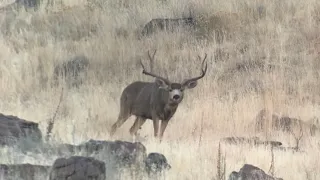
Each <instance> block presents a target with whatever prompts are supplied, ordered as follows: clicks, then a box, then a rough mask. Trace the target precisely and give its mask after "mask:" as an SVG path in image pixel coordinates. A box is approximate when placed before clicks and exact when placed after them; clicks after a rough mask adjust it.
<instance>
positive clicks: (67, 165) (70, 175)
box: [49, 156, 106, 180]
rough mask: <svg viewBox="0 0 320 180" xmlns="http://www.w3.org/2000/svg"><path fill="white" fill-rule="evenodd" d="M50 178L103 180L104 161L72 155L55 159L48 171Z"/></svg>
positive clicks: (104, 175) (56, 179) (104, 177)
mask: <svg viewBox="0 0 320 180" xmlns="http://www.w3.org/2000/svg"><path fill="white" fill-rule="evenodd" d="M49 179H50V180H105V179H106V167H105V164H104V162H102V161H99V160H96V159H94V158H91V157H81V156H72V157H70V158H59V159H57V160H56V161H55V162H54V164H53V166H52V170H51V172H50V178H49Z"/></svg>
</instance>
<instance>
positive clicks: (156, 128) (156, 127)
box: [153, 118, 159, 137]
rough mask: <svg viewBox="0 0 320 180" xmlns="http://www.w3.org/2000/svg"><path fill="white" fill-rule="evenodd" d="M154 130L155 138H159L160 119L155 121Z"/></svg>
mask: <svg viewBox="0 0 320 180" xmlns="http://www.w3.org/2000/svg"><path fill="white" fill-rule="evenodd" d="M153 130H154V137H158V132H159V119H158V118H156V119H154V120H153Z"/></svg>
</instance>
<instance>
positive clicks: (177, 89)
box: [110, 51, 207, 141]
mask: <svg viewBox="0 0 320 180" xmlns="http://www.w3.org/2000/svg"><path fill="white" fill-rule="evenodd" d="M155 54H156V51H155V52H154V53H153V56H152V57H151V55H150V53H149V51H148V56H149V59H150V62H151V64H152V62H153V60H154V56H155ZM198 57H199V58H200V56H198ZM206 58H207V54H205V57H204V59H203V61H202V67H201V70H202V73H201V75H200V76H198V77H194V78H191V79H186V80H184V81H183V82H182V83H181V84H180V83H173V82H171V81H169V80H168V79H166V78H163V77H161V76H158V75H156V74H153V73H152V72H148V71H146V69H145V67H144V65H143V63H142V61H141V60H140V64H141V66H142V68H143V71H142V73H143V74H145V75H148V76H151V77H155V78H156V79H155V82H142V81H136V82H133V83H131V84H129V85H128V86H127V87H126V88H125V89H124V90H123V92H122V95H121V98H120V113H119V116H118V120H117V121H116V122H115V123H114V124H113V125H112V127H111V131H110V136H113V134H114V133H115V131H116V130H117V128H119V127H120V126H121V125H122V124H123V123H124V122H125V121H126V120H127V119H128V118H129V117H130V116H131V115H135V116H136V120H135V122H134V124H133V125H132V127H131V128H130V134H131V135H132V136H136V135H137V131H138V130H139V129H140V128H141V126H142V125H143V124H144V123H145V121H146V119H150V120H152V121H153V129H154V137H156V138H157V137H158V132H159V120H162V122H161V127H160V137H159V139H160V141H161V140H162V137H163V133H164V131H165V129H166V127H167V125H168V122H169V120H170V119H171V118H172V116H173V115H174V114H175V112H176V110H177V108H178V105H179V103H181V101H182V99H183V95H184V90H185V89H192V88H194V87H196V86H197V80H199V79H201V78H203V77H204V76H205V74H206V72H207V63H205V60H206ZM204 64H205V67H204Z"/></svg>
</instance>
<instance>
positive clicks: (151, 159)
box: [145, 153, 171, 176]
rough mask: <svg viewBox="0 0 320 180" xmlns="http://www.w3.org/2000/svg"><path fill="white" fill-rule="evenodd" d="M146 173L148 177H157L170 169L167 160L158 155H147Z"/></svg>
mask: <svg viewBox="0 0 320 180" xmlns="http://www.w3.org/2000/svg"><path fill="white" fill-rule="evenodd" d="M145 166H146V172H147V173H148V175H149V176H154V175H158V174H159V173H160V174H161V173H162V172H165V171H166V170H170V169H171V165H170V164H169V163H168V161H167V158H166V157H165V156H164V155H163V154H160V153H149V154H148V157H147V158H146V159H145Z"/></svg>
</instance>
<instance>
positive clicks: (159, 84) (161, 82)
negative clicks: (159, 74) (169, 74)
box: [156, 78, 169, 88]
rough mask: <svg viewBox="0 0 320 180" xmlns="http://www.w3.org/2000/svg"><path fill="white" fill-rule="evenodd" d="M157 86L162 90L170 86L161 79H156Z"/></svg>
mask: <svg viewBox="0 0 320 180" xmlns="http://www.w3.org/2000/svg"><path fill="white" fill-rule="evenodd" d="M156 84H157V85H158V86H160V88H168V86H169V85H168V84H167V83H166V82H164V81H163V80H162V79H159V78H156Z"/></svg>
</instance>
